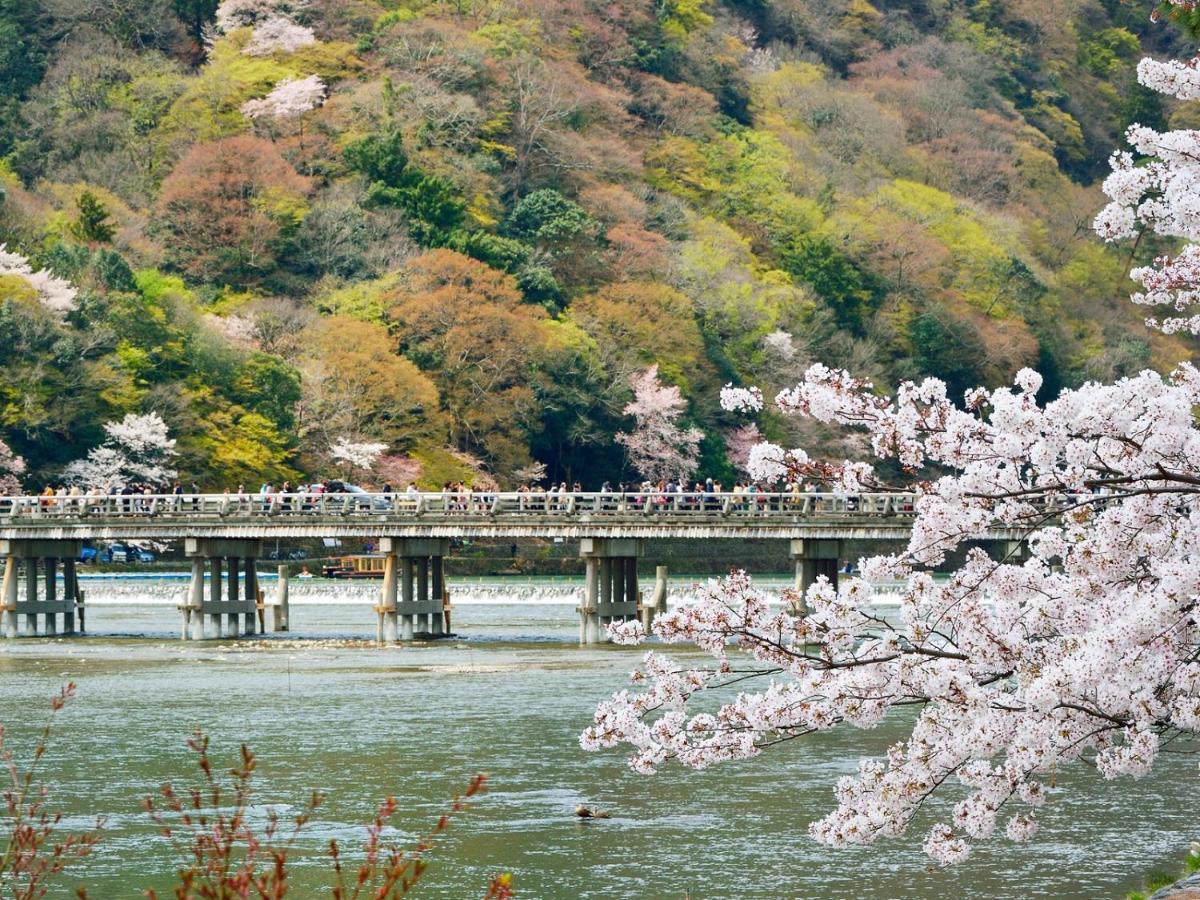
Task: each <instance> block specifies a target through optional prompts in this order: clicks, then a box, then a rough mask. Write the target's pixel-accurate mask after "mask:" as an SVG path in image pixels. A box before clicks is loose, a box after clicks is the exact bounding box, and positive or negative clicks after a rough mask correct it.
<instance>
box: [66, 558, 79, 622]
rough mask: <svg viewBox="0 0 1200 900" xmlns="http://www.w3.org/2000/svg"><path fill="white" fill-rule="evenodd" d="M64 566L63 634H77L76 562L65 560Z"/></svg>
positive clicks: (77, 591) (77, 587) (77, 592)
mask: <svg viewBox="0 0 1200 900" xmlns="http://www.w3.org/2000/svg"><path fill="white" fill-rule="evenodd" d="M62 564H63V603H64V604H66V608H65V609H64V610H63V634H74V633H75V607H76V605H77V604H78V603H79V576H78V575H77V574H76V572H75V560H74V559H64V560H63V561H62Z"/></svg>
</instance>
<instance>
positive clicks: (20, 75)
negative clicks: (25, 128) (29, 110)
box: [0, 0, 50, 156]
mask: <svg viewBox="0 0 1200 900" xmlns="http://www.w3.org/2000/svg"><path fill="white" fill-rule="evenodd" d="M45 21H46V10H45V8H44V7H43V4H42V2H41V0H0V156H5V155H7V154H8V153H9V152H11V150H12V149H13V143H14V141H15V139H16V138H17V136H18V134H19V129H18V122H19V118H20V112H19V109H20V101H21V100H22V99H24V98H25V96H26V95H27V94H28V92H29V90H30V89H31V88H32V87H33V86H34V85H36V84H37V83H38V82H39V81H41V79H42V74H43V73H44V72H45V70H46V57H47V54H48V51H49V43H50V42H49V40H48V35H47V34H46V32H45V26H44V22H45Z"/></svg>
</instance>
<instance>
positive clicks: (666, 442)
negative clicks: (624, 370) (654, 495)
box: [617, 365, 704, 481]
mask: <svg viewBox="0 0 1200 900" xmlns="http://www.w3.org/2000/svg"><path fill="white" fill-rule="evenodd" d="M632 384H633V402H632V403H630V404H629V405H628V406H626V407H625V410H624V412H625V415H627V416H633V421H634V427H633V431H631V432H624V431H622V432H619V433H618V434H617V441H618V442H619V443H621V444H624V445H625V449H626V451H627V452H628V453H629V462H630V463H631V464H632V465H633V468H634V469H635V470H637V472H638V473H639V474H641V475H642V476H643V477H644V478H647V479H649V480H650V481H664V480H667V479H686V478H687V477H688V476H689V475H691V474H692V472H694V471H695V470H696V465H697V463H698V462H699V461H700V440H701V439H702V438H703V437H704V432H703V431H701V430H700V429H698V428H682V427H680V425H679V418H680V416H682V415H683V410H684V407H685V406H686V403H685V402H684V399H683V397H682V396H681V394H680V393H679V388H677V387H675V386H674V385H664V384H662V383H661V382H660V381H659V380H658V366H657V365H653V366H651V367H650V368H648V369H646V371H644V372H642V373H641V374H639V375H635V376H634V377H633V382H632Z"/></svg>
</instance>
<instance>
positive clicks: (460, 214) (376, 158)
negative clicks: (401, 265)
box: [345, 129, 467, 247]
mask: <svg viewBox="0 0 1200 900" xmlns="http://www.w3.org/2000/svg"><path fill="white" fill-rule="evenodd" d="M345 156H346V161H347V162H348V163H349V164H350V165H351V167H353V168H354V169H355V170H357V171H359V172H361V173H362V174H363V175H365V176H366V177H367V178H368V179H370V181H371V184H370V187H368V188H367V193H366V197H365V198H364V201H363V202H364V203H366V204H367V205H368V206H394V207H396V208H397V209H401V210H403V211H404V212H405V214H406V215H407V216H408V223H409V230H410V231H411V233H412V236H413V237H414V238H415V239H416V240H417V241H418V242H419V243H421V244H423V245H425V246H427V247H438V246H444V245H445V244H446V240H447V235H448V233H449V232H452V231H453V230H455V229H456V228H457V227H458V226H459V225H460V224H461V223H462V221H463V218H464V214H465V212H466V208H467V204H466V201H464V200H463V199H462V197H461V196H460V195H459V193H458V191H457V190H456V189H455V188H454V186H453V185H452V184H451V183H450V182H448V181H447V180H446V179H444V178H441V177H439V176H437V175H430V174H428V173H425V172H422V171H421V170H420V169H418V168H416V167H415V166H412V165H410V164H409V160H408V155H407V154H406V153H405V152H404V144H403V138H402V136H401V134H400V132H399V130H397V129H392V130H390V131H387V132H382V133H380V132H376V133H373V134H369V135H367V136H366V137H363V138H360V139H358V140H357V141H354V142H353V143H352V144H350V145H349V146H348V147H346V150H345Z"/></svg>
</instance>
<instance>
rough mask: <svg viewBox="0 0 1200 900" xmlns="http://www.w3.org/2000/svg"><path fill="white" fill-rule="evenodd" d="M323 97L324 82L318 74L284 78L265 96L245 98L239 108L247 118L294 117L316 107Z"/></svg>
mask: <svg viewBox="0 0 1200 900" xmlns="http://www.w3.org/2000/svg"><path fill="white" fill-rule="evenodd" d="M324 99H325V82H323V81H322V80H321V78H320V76H318V75H309V76H308V77H307V78H285V79H283V80H282V81H280V82H279V83H278V84H276V85H275V87H274V88H272V90H271V92H270V93H269V94H267V96H265V97H263V98H261V99H258V100H247V101H246V102H245V103H243V104H242V106H241V110H242V115H244V116H245V117H246V118H248V119H258V118H262V117H268V118H272V119H294V118H297V117H299V116H303V115H304V114H305V113H306V112H309V111H310V110H313V109H316V108H317V107H318V106H320V105H321V102H322V101H323V100H324Z"/></svg>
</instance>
